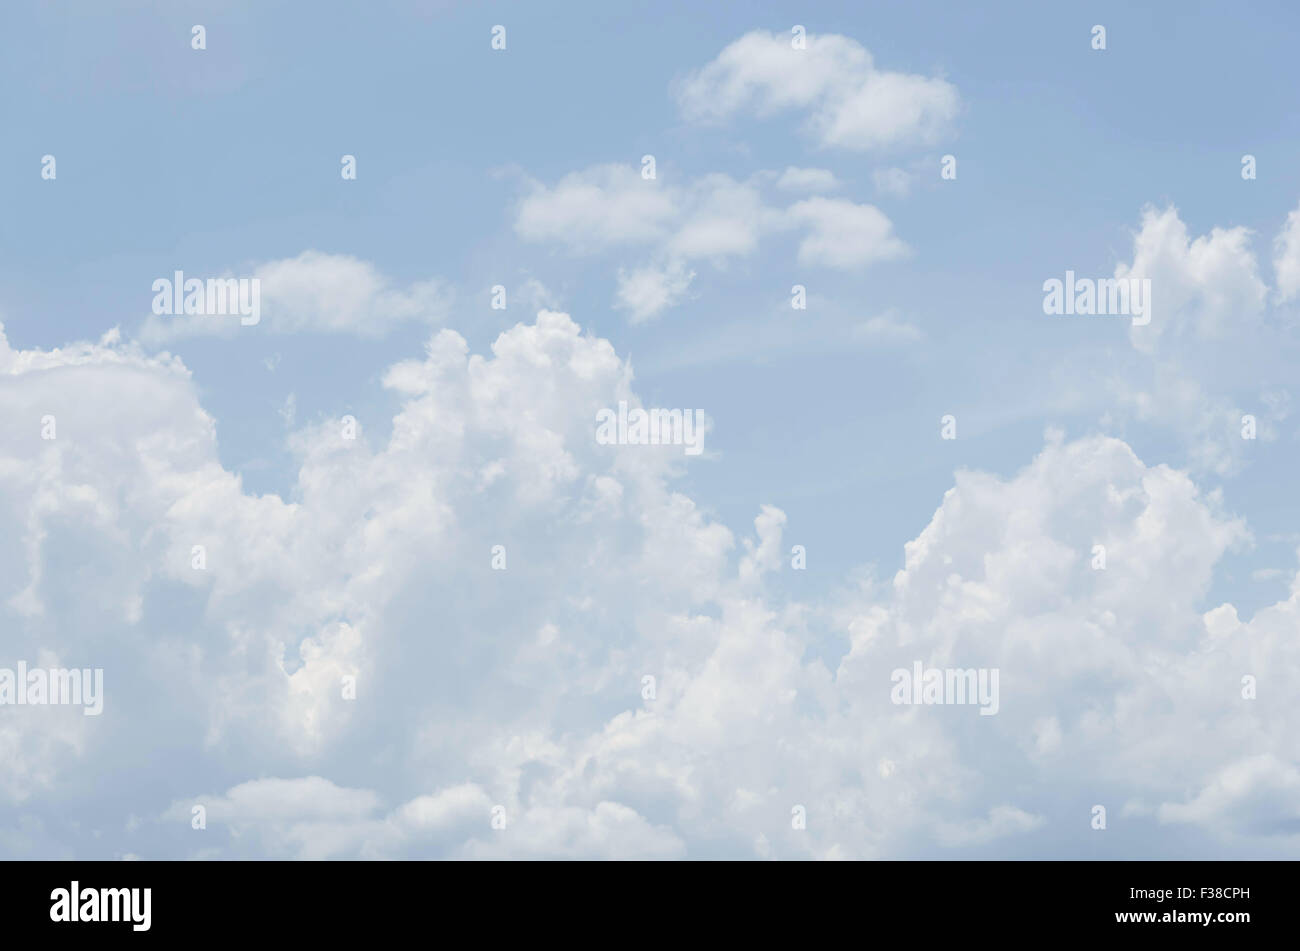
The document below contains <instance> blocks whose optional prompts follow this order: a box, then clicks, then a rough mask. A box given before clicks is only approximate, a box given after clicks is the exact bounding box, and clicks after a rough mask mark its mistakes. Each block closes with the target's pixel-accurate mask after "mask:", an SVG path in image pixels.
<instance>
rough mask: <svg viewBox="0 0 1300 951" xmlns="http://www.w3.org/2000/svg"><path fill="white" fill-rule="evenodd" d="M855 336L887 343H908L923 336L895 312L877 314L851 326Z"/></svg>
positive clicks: (916, 328)
mask: <svg viewBox="0 0 1300 951" xmlns="http://www.w3.org/2000/svg"><path fill="white" fill-rule="evenodd" d="M853 332H854V335H855V336H858V337H864V338H867V339H869V340H876V341H881V342H887V343H910V342H912V341H915V340H920V339H921V337H922V336H924V335H923V334H922V333H921V331H920V329H919V328H918V327H916V325H914V324H910V323H908V322H907V321H905V320H901V319H900V318H899V317H898V316H897V315H896V314H893V313H885V314H877V315H876V316H875V317H871V318H868V319H867V320H864V321H863V322H862V323H860V324H858V325H857V326H856V327H854V328H853Z"/></svg>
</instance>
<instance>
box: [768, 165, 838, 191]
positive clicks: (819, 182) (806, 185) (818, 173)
mask: <svg viewBox="0 0 1300 951" xmlns="http://www.w3.org/2000/svg"><path fill="white" fill-rule="evenodd" d="M776 187H777V188H780V189H783V190H785V191H792V192H831V191H835V189H837V188H839V187H840V181H839V179H837V178H836V177H835V173H834V172H832V171H830V170H829V169H825V168H796V167H795V166H793V165H789V166H786V170H785V171H784V172H782V173H781V177H780V178H778V179H777V180H776Z"/></svg>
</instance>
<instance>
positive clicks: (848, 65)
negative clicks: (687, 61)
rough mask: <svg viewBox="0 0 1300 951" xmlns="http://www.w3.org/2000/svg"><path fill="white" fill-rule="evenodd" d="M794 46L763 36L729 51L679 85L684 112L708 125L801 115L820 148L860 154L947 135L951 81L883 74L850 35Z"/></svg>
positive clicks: (747, 38) (952, 105)
mask: <svg viewBox="0 0 1300 951" xmlns="http://www.w3.org/2000/svg"><path fill="white" fill-rule="evenodd" d="M790 39H791V38H790V37H789V36H783V35H781V34H778V33H767V32H764V31H761V30H758V31H754V32H751V33H747V34H745V35H744V36H742V37H741V38H740V39H738V40H736V41H734V42H733V43H731V44H730V45H728V46H727V47H726V48H725V49H724V50H722V52H721V53H719V54H718V56H717V58H716V59H714V60H713V61H712V62H710V63H708V64H707V65H706V66H705V67H704V68H702V69H701V70H699V71H698V72H695V73H693V74H691V75H690V76H688V77H686V79H685V80H684V81H683V82H682V83H681V84H680V85H679V87H678V90H677V96H678V102H679V104H680V105H681V108H682V112H683V113H684V114H685V115H686V117H687V118H688V119H693V120H697V121H708V120H718V119H724V118H727V117H729V116H732V115H734V114H736V113H737V112H741V111H743V110H751V111H753V112H754V113H756V114H757V115H760V116H770V115H773V114H776V113H780V112H786V111H790V110H793V109H801V110H805V111H807V112H809V113H810V116H809V119H808V121H807V129H808V131H809V133H811V134H812V135H813V136H814V137H815V138H816V139H817V140H818V141H819V142H820V143H821V144H822V145H825V146H837V147H841V148H847V149H854V150H860V151H866V150H873V149H882V148H890V147H897V146H903V145H911V144H917V143H919V144H930V143H933V142H935V141H937V140H938V139H939V138H940V137H942V136H943V135H946V134H947V133H948V131H949V127H950V126H951V123H952V121H953V120H954V119H955V118H956V115H957V112H958V108H959V97H958V95H957V89H956V87H954V86H953V85H952V84H951V83H949V82H947V81H946V80H943V79H940V78H937V77H926V76H919V75H914V74H909V73H899V72H890V71H886V70H879V69H877V68H876V67H875V65H874V63H873V61H872V57H871V54H870V53H869V52H868V51H867V50H866V49H865V48H863V46H862V45H861V44H860V43H858V42H857V41H856V40H853V39H851V38H849V37H846V36H840V35H838V34H833V33H831V34H823V35H818V36H809V37H808V38H807V49H804V50H797V49H793V48H792V45H791V42H790Z"/></svg>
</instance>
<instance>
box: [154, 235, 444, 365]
mask: <svg viewBox="0 0 1300 951" xmlns="http://www.w3.org/2000/svg"><path fill="white" fill-rule="evenodd" d="M225 276H226V277H239V276H241V275H231V274H227V275H225ZM246 276H251V277H253V278H256V279H257V280H258V281H259V282H260V288H261V291H260V293H261V320H260V322H259V324H258V325H257V327H256V329H253V328H250V327H242V326H240V322H239V319H238V318H235V317H207V316H186V317H182V316H175V317H163V316H157V315H154V314H150V315H149V316H148V317H147V318H146V319H145V321H144V323H143V325H142V326H141V328H140V332H139V337H140V339H141V340H142V341H143V342H145V343H148V344H150V345H160V344H164V343H167V342H168V341H171V340H175V339H179V338H182V337H187V336H196V335H209V334H218V335H225V336H233V335H237V334H239V333H241V332H242V333H259V332H260V333H265V332H272V333H349V334H356V335H358V336H363V337H379V336H383V335H384V334H386V333H388V332H389V331H391V330H392V329H393V328H394V327H395V326H397V325H399V324H402V323H406V322H415V323H424V324H438V323H441V322H442V321H444V320H445V319H446V317H447V314H448V312H449V310H450V305H451V291H450V289H449V288H448V286H447V285H446V284H445V283H444V282H442V281H439V280H424V281H416V282H414V283H411V284H409V285H408V286H406V287H405V288H401V287H394V286H393V283H392V282H391V281H390V280H389V279H388V278H387V277H385V276H384V275H383V274H381V273H380V272H379V271H378V270H377V269H376V268H375V266H374V265H373V264H371V263H369V262H368V261H362V260H359V259H358V258H355V257H352V256H351V255H347V254H326V253H324V252H321V251H304V252H302V253H301V254H299V255H298V256H297V257H296V258H284V259H281V260H278V261H268V262H266V263H265V264H259V265H257V266H256V267H254V268H253V269H252V274H251V275H246Z"/></svg>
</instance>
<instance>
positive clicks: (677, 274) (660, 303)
mask: <svg viewBox="0 0 1300 951" xmlns="http://www.w3.org/2000/svg"><path fill="white" fill-rule="evenodd" d="M694 278H695V272H694V271H688V270H687V269H686V268H685V266H684V265H682V263H681V262H679V261H674V262H671V263H669V264H668V265H666V266H664V267H657V266H655V265H648V266H646V267H640V268H634V269H632V270H631V271H625V270H623V269H622V268H620V269H619V272H618V294H617V298H618V306H619V307H620V308H621V309H623V310H626V311H628V312H629V314H630V320H631V321H632V323H634V324H636V323H641V322H643V321H645V320H649V319H650V318H651V317H654V316H656V315H657V314H659V313H660V312H661V311H663V310H665V309H667V308H669V307H672V306H673V305H675V304H676V303H677V302H678V301H679V300H681V299H682V296H683V295H684V294H685V293H686V291H687V289H688V288H689V287H690V285H691V281H692V280H693V279H694Z"/></svg>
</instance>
